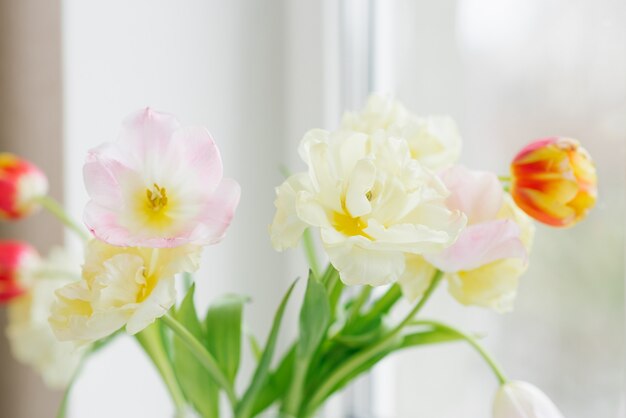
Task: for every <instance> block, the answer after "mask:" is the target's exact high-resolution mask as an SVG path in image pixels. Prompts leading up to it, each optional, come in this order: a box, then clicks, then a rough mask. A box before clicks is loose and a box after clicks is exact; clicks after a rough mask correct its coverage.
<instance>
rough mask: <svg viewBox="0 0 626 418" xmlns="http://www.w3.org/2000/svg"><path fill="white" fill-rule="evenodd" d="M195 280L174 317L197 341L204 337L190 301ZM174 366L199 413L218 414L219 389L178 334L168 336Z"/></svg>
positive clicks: (214, 417)
mask: <svg viewBox="0 0 626 418" xmlns="http://www.w3.org/2000/svg"><path fill="white" fill-rule="evenodd" d="M195 289H196V287H195V284H193V285H192V286H191V287H190V288H189V291H188V292H187V295H185V299H183V301H182V303H181V305H180V307H179V308H178V310H177V311H176V312H175V314H174V317H175V318H176V319H177V320H178V321H179V322H180V323H182V324H183V325H184V326H185V328H187V330H189V332H191V334H193V336H194V337H196V339H198V340H199V341H204V338H205V335H204V334H205V333H204V331H203V329H202V324H201V323H200V320H199V319H198V315H197V312H196V307H195V304H194V293H195ZM172 349H173V352H174V369H175V370H176V374H177V375H178V376H179V378H180V384H181V386H182V388H183V391H184V392H185V395H186V396H187V399H188V400H189V402H191V403H192V405H193V406H194V407H195V408H196V410H197V411H198V412H200V413H201V414H202V416H203V417H209V418H218V417H219V390H218V386H217V385H216V384H215V382H214V381H213V379H212V378H211V376H210V375H209V373H208V372H207V371H206V369H205V368H204V367H203V366H202V364H200V362H198V360H197V359H196V357H195V356H194V355H193V353H192V352H191V351H189V349H188V348H187V345H185V343H184V342H183V341H182V340H181V339H180V338H173V339H172Z"/></svg>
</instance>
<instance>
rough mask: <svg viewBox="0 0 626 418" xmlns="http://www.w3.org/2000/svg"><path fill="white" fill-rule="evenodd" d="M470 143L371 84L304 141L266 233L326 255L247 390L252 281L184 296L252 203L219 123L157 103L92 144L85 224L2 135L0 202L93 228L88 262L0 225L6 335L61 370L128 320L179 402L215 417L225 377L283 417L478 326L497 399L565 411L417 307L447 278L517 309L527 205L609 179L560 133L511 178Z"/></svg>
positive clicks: (454, 290) (42, 365)
mask: <svg viewBox="0 0 626 418" xmlns="http://www.w3.org/2000/svg"><path fill="white" fill-rule="evenodd" d="M460 153H461V137H460V135H459V132H458V129H457V127H456V125H455V123H454V121H453V120H452V119H451V118H449V117H447V116H426V117H423V116H417V115H413V114H411V112H409V111H408V110H407V109H406V108H405V107H404V106H403V105H401V104H400V103H398V102H396V101H394V100H392V99H390V98H388V97H379V96H373V97H371V98H370V100H369V101H368V103H367V105H366V107H365V108H364V109H363V110H362V111H361V112H349V113H346V114H345V115H344V117H343V120H342V123H341V126H340V127H339V128H338V129H336V130H334V131H326V130H321V129H315V130H311V131H309V132H307V133H306V134H305V136H304V138H303V139H302V142H301V144H300V147H299V154H300V157H301V159H302V160H303V162H304V163H305V164H306V166H307V170H306V171H303V172H299V173H296V174H293V175H291V176H290V177H289V178H287V179H286V180H285V181H284V183H283V184H282V185H280V186H279V187H278V188H277V189H276V193H277V196H276V200H275V205H276V214H275V216H274V220H273V222H272V224H271V225H270V237H271V241H272V244H273V245H274V247H275V248H276V249H277V250H284V249H286V248H289V247H294V246H296V245H297V244H298V243H299V242H300V241H301V240H302V237H303V235H305V233H307V230H312V231H315V232H316V235H315V236H316V237H317V238H319V241H320V242H321V245H322V247H323V248H324V251H325V253H326V255H327V256H328V259H329V261H330V263H329V265H328V267H327V268H326V269H325V270H324V272H321V271H320V270H319V269H317V266H316V265H315V264H316V263H315V260H316V257H314V256H311V257H310V259H311V260H310V261H311V264H312V265H311V267H312V272H311V273H310V275H309V278H308V281H307V285H306V290H305V292H304V294H303V298H304V300H303V303H302V306H301V310H300V321H299V326H300V328H299V336H298V339H297V340H296V341H295V342H294V343H293V344H292V345H291V346H292V347H293V348H292V349H291V350H289V351H288V352H286V353H284V355H283V358H282V360H281V361H280V363H279V365H278V367H277V369H276V370H274V371H272V370H271V369H270V367H271V364H272V356H273V354H274V351H275V350H276V341H277V338H278V332H279V328H280V324H281V321H282V317H283V314H284V312H285V306H286V303H287V302H288V299H289V297H290V295H291V291H292V290H293V287H294V285H295V283H294V285H292V286H291V287H290V288H289V290H288V291H287V293H286V295H285V297H284V298H283V301H282V302H281V304H280V306H279V308H278V310H277V312H276V316H275V319H274V322H273V324H272V327H271V331H270V334H269V336H268V338H267V344H266V346H265V348H264V349H263V350H258V351H259V352H260V353H261V354H260V359H259V361H258V364H257V369H256V371H255V373H254V374H253V377H252V380H251V382H250V385H249V386H248V388H247V389H246V391H245V393H244V394H243V395H242V396H241V397H239V396H238V395H237V393H236V390H235V380H236V375H237V371H238V368H239V362H240V354H241V350H240V348H241V340H242V329H244V325H243V323H242V310H243V304H244V300H245V299H244V298H241V297H238V296H233V295H229V296H228V297H224V298H222V299H221V300H218V301H217V302H215V303H214V304H212V305H211V306H210V307H209V309H208V312H207V313H206V314H205V315H204V316H203V317H202V319H200V318H199V317H198V313H197V311H196V308H195V305H194V301H193V296H194V292H193V288H192V290H190V291H188V293H187V295H186V296H185V298H184V300H183V301H182V302H181V304H180V306H179V307H178V308H177V309H172V308H173V307H174V306H175V304H176V301H177V294H176V286H175V280H176V277H177V276H178V275H180V274H181V273H193V272H195V271H196V270H197V269H198V267H199V264H200V258H201V251H202V249H203V247H204V246H207V245H211V244H215V243H217V242H219V241H220V240H221V239H222V238H223V237H224V236H225V233H226V230H227V228H228V227H229V225H230V223H231V220H232V218H233V216H234V212H235V210H236V208H237V205H238V203H239V196H240V187H239V185H238V184H237V182H235V181H234V180H231V179H228V178H224V177H223V167H222V160H221V156H220V153H219V150H218V148H217V146H216V144H215V142H214V141H213V138H212V137H211V135H210V134H209V132H208V131H207V130H206V129H204V128H197V127H191V128H183V127H181V126H180V124H179V122H178V121H177V120H176V119H175V118H174V117H173V116H171V115H168V114H164V113H159V112H155V111H153V110H151V109H145V110H142V111H139V112H137V113H134V114H132V115H130V116H129V117H128V118H127V119H126V120H125V121H124V123H123V126H122V131H121V134H120V136H119V138H118V139H117V140H116V141H114V142H111V143H106V144H103V145H101V146H99V147H97V148H95V149H92V150H91V151H89V153H88V155H87V158H86V162H85V165H84V179H85V186H86V189H87V193H88V195H89V202H88V203H87V205H86V208H85V211H84V223H85V225H86V226H87V228H88V230H89V232H90V233H91V235H92V236H89V235H85V233H84V231H82V229H81V227H80V226H77V225H76V224H75V223H73V222H72V221H71V219H69V217H68V216H67V215H65V213H64V212H63V211H62V209H61V207H60V205H58V204H57V203H55V202H54V201H53V200H52V199H51V198H49V197H47V196H46V192H47V181H46V179H45V176H44V175H43V174H42V173H41V171H40V170H38V169H37V168H36V167H35V166H33V165H32V164H30V163H28V162H26V161H24V160H21V159H19V158H17V157H15V156H12V155H9V154H0V189H1V190H0V191H2V192H3V193H2V197H1V199H0V217H2V218H5V219H18V218H21V217H24V216H26V215H28V214H30V213H32V212H33V211H34V210H35V209H36V208H37V207H38V206H39V205H42V206H44V207H45V208H47V209H49V210H50V211H51V212H52V213H53V214H55V215H57V216H58V217H59V219H60V220H62V221H63V222H65V223H66V225H67V226H68V227H70V228H72V229H74V230H75V231H76V232H78V233H79V234H81V236H83V237H86V239H85V241H84V252H85V254H84V261H83V264H82V269H80V268H78V264H79V263H78V261H76V260H73V259H72V257H71V256H69V255H68V253H67V252H64V251H61V250H55V251H53V252H51V254H50V255H49V256H48V257H47V258H46V259H42V258H40V257H39V255H38V254H37V251H36V250H35V249H34V248H32V247H31V246H29V245H28V244H26V243H22V242H18V241H3V242H0V303H4V304H7V306H8V318H9V325H8V327H7V330H6V333H7V336H8V338H9V339H10V341H11V347H12V350H13V353H14V355H15V357H16V358H17V359H19V360H21V361H22V362H24V363H26V364H29V365H31V366H33V367H34V368H35V369H37V370H39V371H40V372H41V374H42V376H43V378H44V380H45V381H46V382H47V383H48V384H50V385H51V386H54V387H62V386H65V385H68V383H69V382H70V380H71V378H72V376H74V375H75V374H76V371H77V368H78V365H79V363H80V362H81V361H82V359H83V358H84V357H85V356H86V355H87V354H88V353H90V352H92V351H93V350H95V349H96V348H98V347H101V346H102V345H103V344H105V343H106V341H108V340H110V338H107V337H110V336H114V335H115V334H116V333H117V332H118V331H120V330H125V331H126V332H127V333H129V334H134V335H137V340H138V341H139V343H140V344H141V345H142V347H143V348H144V350H145V351H146V353H147V354H148V355H149V356H150V358H151V360H152V361H153V362H154V364H155V366H156V367H157V369H158V370H159V372H160V373H161V377H162V378H163V380H164V382H165V383H166V385H167V387H168V390H169V391H170V394H171V396H172V399H173V401H174V402H175V404H176V408H177V411H178V412H179V413H180V414H183V413H184V412H183V411H190V410H192V409H193V410H195V411H197V412H198V413H200V414H201V415H202V416H211V417H216V416H220V413H219V410H220V402H219V399H220V395H221V393H222V392H223V393H224V394H225V395H226V398H227V399H228V402H229V404H230V406H231V408H232V412H233V416H235V417H237V418H251V417H253V416H258V414H261V413H262V412H263V410H265V409H266V408H268V407H269V406H270V405H272V404H273V403H279V404H280V411H281V413H283V414H285V416H303V417H304V416H306V417H309V416H313V415H314V414H315V411H316V410H317V409H318V408H319V407H320V406H321V405H322V404H323V403H324V402H325V401H326V400H327V399H328V398H329V397H330V396H331V395H332V394H333V393H334V392H336V391H337V390H339V389H341V388H342V386H343V385H345V384H347V383H348V382H350V381H351V380H353V379H355V378H356V377H357V376H358V375H359V374H360V373H362V372H363V371H366V370H367V369H369V368H371V367H372V365H373V364H374V363H376V362H377V361H379V360H380V359H382V358H384V357H385V356H386V355H388V354H391V353H392V352H394V351H396V350H399V349H401V348H407V347H411V346H419V345H424V344H431V343H433V342H442V341H466V342H469V343H470V345H471V346H472V347H474V348H475V349H477V351H478V353H479V354H480V355H481V356H482V357H483V358H484V359H485V360H486V362H487V364H488V365H489V366H490V367H491V368H492V370H493V372H494V374H495V376H496V377H497V379H498V380H499V382H500V388H499V391H498V392H497V394H496V398H495V400H494V409H493V414H494V417H495V418H513V417H520V418H521V417H528V418H530V417H536V418H540V417H541V418H562V415H561V413H560V412H559V410H558V409H557V408H556V406H555V405H554V404H553V403H552V402H551V401H550V400H549V399H548V398H547V396H546V395H544V394H543V393H542V392H540V391H539V390H538V389H537V388H535V387H534V386H531V385H529V384H527V383H523V382H516V381H509V380H508V379H507V378H506V377H505V376H504V374H503V372H502V370H501V369H500V368H499V366H497V365H496V363H495V361H494V360H493V359H492V358H491V357H490V356H489V355H488V354H487V352H486V350H484V349H483V348H482V347H481V345H480V344H479V343H478V342H477V341H476V340H475V339H474V338H473V337H472V336H471V335H468V334H466V333H463V332H462V331H460V330H457V329H455V328H453V327H451V326H449V325H445V324H443V323H441V322H437V321H432V320H419V319H417V318H416V316H417V314H418V313H419V311H420V309H421V308H422V306H423V305H424V304H425V303H426V301H427V300H428V298H429V297H430V295H431V294H432V293H433V291H434V290H435V288H436V286H437V284H438V283H439V281H441V280H445V281H446V282H447V285H448V290H449V292H450V294H451V295H452V296H453V297H454V298H455V299H456V300H457V301H458V302H460V303H462V304H465V305H474V306H480V307H485V308H490V309H493V310H496V311H498V312H505V311H509V310H511V309H512V307H513V302H514V300H515V296H516V292H517V287H518V281H519V278H520V276H521V275H522V274H523V273H524V272H525V270H526V269H527V266H528V260H529V253H530V250H531V246H532V241H533V236H534V232H535V229H534V223H533V218H534V219H536V220H538V221H540V222H543V223H545V224H548V225H551V226H558V227H562V226H570V225H573V224H574V223H576V222H578V221H580V220H581V219H582V218H584V217H585V216H586V215H587V213H588V212H589V210H590V209H591V208H592V207H593V205H594V203H595V200H596V195H597V185H596V182H597V179H596V173H595V168H594V165H593V163H592V161H591V158H590V157H589V154H588V153H587V152H586V151H585V150H584V149H583V148H582V147H581V146H580V144H578V142H576V141H574V140H571V139H566V138H549V139H545V140H539V141H535V142H533V143H531V144H530V145H528V146H527V147H526V148H524V149H523V150H522V151H521V152H520V153H519V154H518V155H517V156H516V157H515V158H514V159H513V162H512V164H511V177H499V176H497V175H496V174H494V173H491V172H487V171H480V170H473V169H468V168H466V167H465V166H463V165H461V164H459V161H458V160H459V158H460ZM304 241H305V245H307V247H308V250H309V253H312V251H313V249H312V244H311V242H310V240H309V239H305V240H304ZM345 285H360V286H361V293H360V294H359V295H358V296H354V294H350V295H348V294H346V293H349V292H346V293H342V292H343V291H344V288H345ZM382 285H390V286H388V288H387V289H386V291H385V293H384V294H383V295H382V296H380V297H379V298H378V299H375V300H374V298H373V294H372V293H371V288H372V286H382ZM402 295H404V297H405V298H406V299H407V300H408V301H410V302H411V303H413V302H416V301H418V300H419V302H416V303H414V304H413V308H412V309H411V310H410V312H409V313H408V315H407V316H406V317H405V318H404V320H402V321H400V322H399V323H397V324H395V325H394V326H390V321H385V320H383V319H384V318H383V317H384V316H385V315H386V314H388V313H389V312H390V311H391V310H392V309H393V307H394V305H395V303H396V302H397V301H398V300H399V299H401V297H402ZM370 299H372V300H371V301H370ZM370 302H371V303H370ZM159 318H160V320H158V321H157V319H159ZM155 322H156V324H155V325H154V326H151V324H153V323H155ZM165 327H167V329H166V328H165ZM168 330H169V332H170V333H168ZM331 330H332V332H331ZM174 335H175V336H176V338H174ZM252 340H254V339H252ZM253 345H254V344H253ZM311 371H314V373H312V372H311ZM268 382H271V384H268ZM59 416H62V414H60V415H59Z"/></svg>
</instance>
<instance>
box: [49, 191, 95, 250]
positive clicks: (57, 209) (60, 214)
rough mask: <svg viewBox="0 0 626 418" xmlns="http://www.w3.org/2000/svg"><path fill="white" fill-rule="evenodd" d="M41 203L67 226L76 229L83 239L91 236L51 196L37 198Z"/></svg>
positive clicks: (85, 239)
mask: <svg viewBox="0 0 626 418" xmlns="http://www.w3.org/2000/svg"><path fill="white" fill-rule="evenodd" d="M37 201H38V202H39V204H40V205H41V206H43V207H44V208H45V209H46V210H47V211H48V212H50V213H51V214H53V215H54V216H55V217H56V218H57V219H58V220H60V221H61V222H62V223H63V224H64V225H65V226H66V227H67V228H69V229H71V230H72V231H74V232H75V233H76V234H77V235H78V236H79V237H80V238H81V239H82V240H84V241H87V240H88V239H89V238H90V237H89V234H87V233H86V232H85V230H84V229H83V228H82V227H81V226H80V225H78V224H77V223H76V222H74V220H73V219H72V218H70V217H69V215H68V214H67V213H66V212H65V210H64V209H63V207H62V206H61V205H60V204H59V202H57V201H56V200H54V199H53V198H51V197H50V196H42V197H40V198H39V199H37Z"/></svg>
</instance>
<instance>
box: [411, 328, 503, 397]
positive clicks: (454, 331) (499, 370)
mask: <svg viewBox="0 0 626 418" xmlns="http://www.w3.org/2000/svg"><path fill="white" fill-rule="evenodd" d="M413 324H415V325H432V326H435V327H438V328H441V329H443V330H446V331H448V332H450V333H452V334H455V335H457V336H459V337H460V338H462V339H464V340H465V341H467V342H468V343H469V344H470V345H471V346H472V347H473V348H474V349H475V350H476V351H477V352H478V354H480V356H481V357H482V358H483V359H484V360H485V362H487V364H488V365H489V367H490V368H491V370H492V371H493V373H494V374H495V375H496V378H497V379H498V381H499V382H500V384H501V385H504V384H505V383H507V382H508V379H507V378H506V376H505V375H504V372H503V371H502V368H501V367H500V366H499V365H498V364H497V363H496V361H495V360H494V358H493V357H491V355H490V354H489V353H488V352H487V350H486V349H485V347H483V346H482V345H481V344H480V343H479V342H478V341H476V338H474V337H472V336H471V335H469V334H466V333H465V332H463V331H461V330H459V329H456V328H454V327H451V326H450V325H446V324H444V323H441V322H438V321H431V320H420V321H413Z"/></svg>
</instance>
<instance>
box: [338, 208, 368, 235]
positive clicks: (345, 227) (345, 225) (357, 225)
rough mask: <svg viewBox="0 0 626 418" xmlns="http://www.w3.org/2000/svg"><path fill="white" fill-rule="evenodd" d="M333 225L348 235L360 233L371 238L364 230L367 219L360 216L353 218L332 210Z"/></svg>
mask: <svg viewBox="0 0 626 418" xmlns="http://www.w3.org/2000/svg"><path fill="white" fill-rule="evenodd" d="M333 226H334V227H335V229H336V230H337V231H339V232H341V233H342V234H345V235H348V236H351V237H353V236H356V235H361V236H363V237H365V238H368V239H372V237H370V236H369V235H367V234H366V233H365V231H364V229H365V228H367V221H365V220H363V219H361V218H353V217H352V216H350V215H346V214H345V213H339V212H334V213H333Z"/></svg>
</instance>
